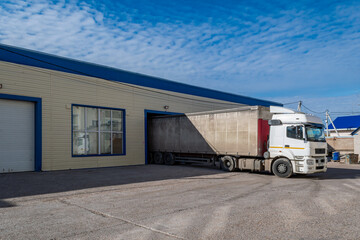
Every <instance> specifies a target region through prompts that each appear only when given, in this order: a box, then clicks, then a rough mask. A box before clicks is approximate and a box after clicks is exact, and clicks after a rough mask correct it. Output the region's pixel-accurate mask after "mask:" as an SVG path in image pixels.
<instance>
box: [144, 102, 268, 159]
mask: <svg viewBox="0 0 360 240" xmlns="http://www.w3.org/2000/svg"><path fill="white" fill-rule="evenodd" d="M269 116H270V114H268V109H267V108H264V107H258V106H256V107H244V108H239V109H230V110H224V111H213V112H204V113H194V114H187V115H181V116H170V117H159V118H154V119H152V120H150V127H149V131H150V134H149V149H150V150H151V151H162V152H178V153H203V154H219V155H240V156H241V155H242V156H262V154H263V152H264V151H265V149H266V148H265V146H266V141H267V135H268V125H267V126H266V124H267V119H269ZM263 121H264V122H263ZM264 144H265V145H264Z"/></svg>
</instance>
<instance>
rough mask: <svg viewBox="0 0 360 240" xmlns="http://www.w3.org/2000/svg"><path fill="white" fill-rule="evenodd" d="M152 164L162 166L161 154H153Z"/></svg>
mask: <svg viewBox="0 0 360 240" xmlns="http://www.w3.org/2000/svg"><path fill="white" fill-rule="evenodd" d="M154 163H155V164H163V163H164V159H163V156H162V154H161V152H156V153H154Z"/></svg>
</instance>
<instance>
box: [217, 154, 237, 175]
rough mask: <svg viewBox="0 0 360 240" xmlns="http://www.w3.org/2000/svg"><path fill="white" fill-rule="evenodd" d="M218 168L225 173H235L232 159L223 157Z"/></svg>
mask: <svg viewBox="0 0 360 240" xmlns="http://www.w3.org/2000/svg"><path fill="white" fill-rule="evenodd" d="M220 167H221V169H222V170H224V171H227V172H233V171H235V161H234V158H233V157H230V156H225V157H222V158H221V160H220Z"/></svg>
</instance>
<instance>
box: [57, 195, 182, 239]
mask: <svg viewBox="0 0 360 240" xmlns="http://www.w3.org/2000/svg"><path fill="white" fill-rule="evenodd" d="M58 201H59V202H61V203H63V204H65V205H67V206H75V207H78V208H81V209H83V210H86V211H88V212H90V213H92V214H95V215H98V216H101V217H104V218H113V219H116V220H119V221H123V222H125V223H128V224H131V225H134V226H137V227H140V228H144V229H146V230H150V231H152V232H156V233H160V234H163V235H166V236H168V237H173V238H176V239H182V240H186V239H185V238H183V237H180V236H177V235H175V234H172V233H168V232H164V231H161V230H158V229H155V228H152V227H148V226H145V225H142V224H139V223H136V222H133V221H130V220H127V219H124V218H120V217H116V216H113V215H110V214H107V213H104V212H100V211H96V210H93V209H90V208H86V207H83V206H80V205H77V204H74V203H71V202H68V201H66V200H64V199H59V200H58Z"/></svg>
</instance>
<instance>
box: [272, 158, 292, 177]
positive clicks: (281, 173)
mask: <svg viewBox="0 0 360 240" xmlns="http://www.w3.org/2000/svg"><path fill="white" fill-rule="evenodd" d="M272 171H273V173H274V174H275V175H276V176H278V177H281V178H288V177H291V175H292V173H293V171H292V166H291V163H290V161H289V160H287V159H286V158H279V159H277V160H275V162H274V163H273V165H272Z"/></svg>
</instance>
